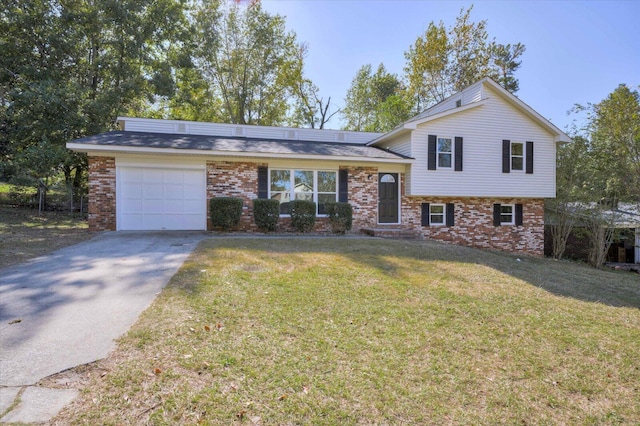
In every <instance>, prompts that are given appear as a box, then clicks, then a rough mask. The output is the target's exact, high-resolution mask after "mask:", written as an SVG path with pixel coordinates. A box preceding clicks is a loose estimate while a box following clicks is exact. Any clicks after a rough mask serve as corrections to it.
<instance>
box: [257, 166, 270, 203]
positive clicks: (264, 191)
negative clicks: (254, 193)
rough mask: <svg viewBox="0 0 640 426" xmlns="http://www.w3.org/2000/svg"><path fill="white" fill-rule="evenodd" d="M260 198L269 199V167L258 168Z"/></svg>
mask: <svg viewBox="0 0 640 426" xmlns="http://www.w3.org/2000/svg"><path fill="white" fill-rule="evenodd" d="M258 198H269V168H268V167H258Z"/></svg>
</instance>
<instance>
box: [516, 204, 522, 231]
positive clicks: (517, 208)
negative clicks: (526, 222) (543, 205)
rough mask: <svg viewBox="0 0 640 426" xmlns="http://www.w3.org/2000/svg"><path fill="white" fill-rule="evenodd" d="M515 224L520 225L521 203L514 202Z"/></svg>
mask: <svg viewBox="0 0 640 426" xmlns="http://www.w3.org/2000/svg"><path fill="white" fill-rule="evenodd" d="M515 215H516V226H522V204H516V211H515Z"/></svg>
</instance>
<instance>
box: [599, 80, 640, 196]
mask: <svg viewBox="0 0 640 426" xmlns="http://www.w3.org/2000/svg"><path fill="white" fill-rule="evenodd" d="M588 128H589V131H590V134H591V143H592V147H591V148H592V152H593V154H594V155H595V156H597V157H598V159H599V162H598V170H600V171H601V172H602V175H603V176H606V177H607V179H606V181H605V182H604V183H605V185H606V187H605V190H606V192H607V194H608V197H609V198H612V199H620V200H622V201H634V202H639V203H640V94H639V93H638V91H637V90H631V89H630V88H629V87H628V86H627V85H625V84H621V85H619V86H618V87H617V88H616V89H615V90H614V91H613V92H612V93H610V94H609V96H607V98H606V99H604V100H602V101H601V102H600V103H598V104H596V105H592V106H591V107H590V108H589V127H588Z"/></svg>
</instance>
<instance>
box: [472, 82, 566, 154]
mask: <svg viewBox="0 0 640 426" xmlns="http://www.w3.org/2000/svg"><path fill="white" fill-rule="evenodd" d="M481 82H482V84H483V85H484V84H488V85H489V86H491V87H492V88H493V89H495V90H496V91H497V92H498V93H499V94H500V95H501V96H502V97H503V98H504V99H505V100H506V101H507V102H509V103H510V104H511V105H513V106H515V107H516V108H517V109H519V110H520V111H521V112H523V113H524V114H525V115H527V116H528V117H529V118H531V119H532V120H533V121H534V122H536V123H537V124H538V125H540V126H541V127H543V128H544V129H546V130H547V131H548V132H550V133H551V134H553V135H554V139H555V142H556V143H569V142H571V138H570V137H569V136H568V135H567V134H566V133H564V132H563V131H562V130H560V129H559V128H558V127H557V126H556V125H555V124H553V123H552V122H550V121H549V120H547V119H546V118H544V117H543V116H541V115H540V114H538V113H537V112H536V111H535V110H534V109H533V108H531V107H530V106H529V105H527V104H526V103H524V102H523V101H521V100H520V98H518V97H517V96H515V95H513V94H512V93H510V92H509V91H508V90H506V89H505V88H504V87H502V86H500V85H499V84H498V83H496V82H495V81H493V80H492V79H491V78H488V77H486V78H484V79H483V80H481Z"/></svg>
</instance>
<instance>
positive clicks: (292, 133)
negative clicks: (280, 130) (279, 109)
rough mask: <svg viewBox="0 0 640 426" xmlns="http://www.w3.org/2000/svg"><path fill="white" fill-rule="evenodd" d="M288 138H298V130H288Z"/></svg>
mask: <svg viewBox="0 0 640 426" xmlns="http://www.w3.org/2000/svg"><path fill="white" fill-rule="evenodd" d="M286 137H287V139H298V132H296V131H295V130H287V136H286Z"/></svg>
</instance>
